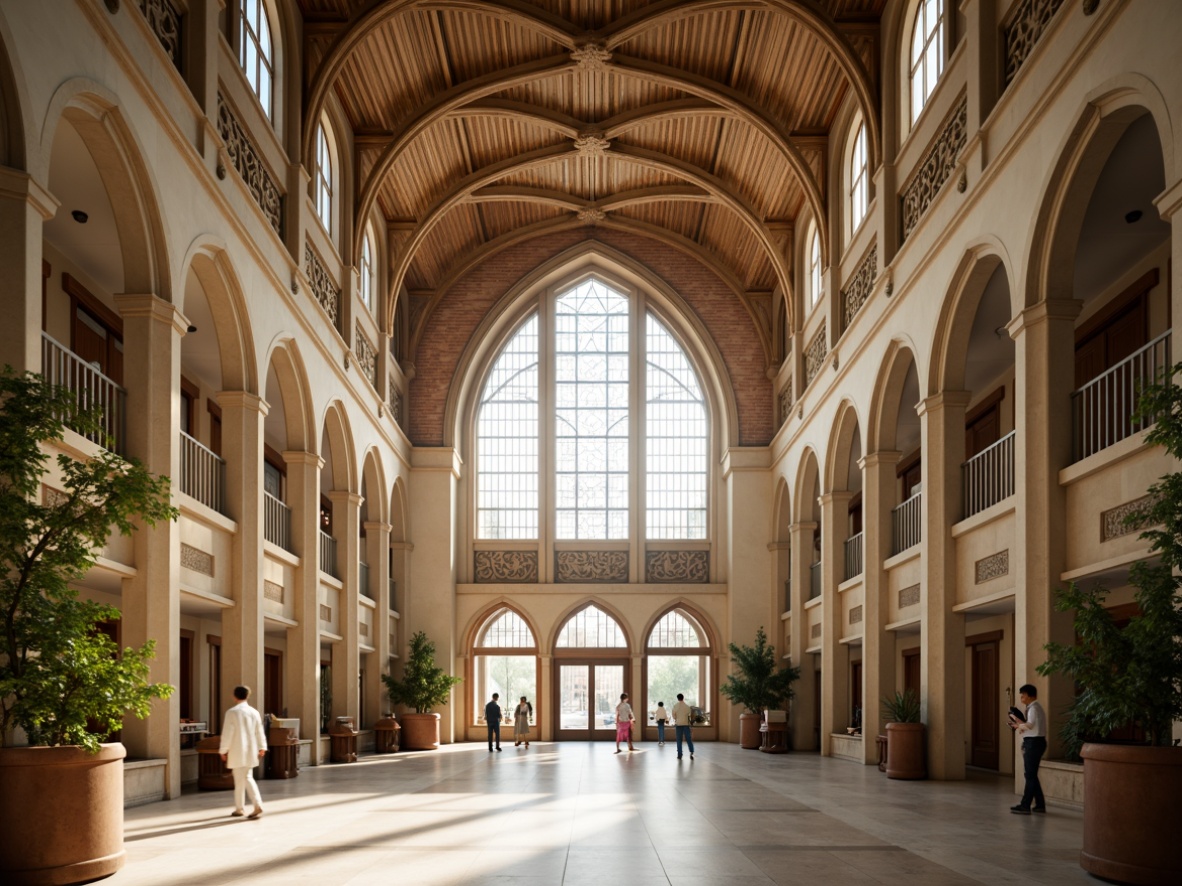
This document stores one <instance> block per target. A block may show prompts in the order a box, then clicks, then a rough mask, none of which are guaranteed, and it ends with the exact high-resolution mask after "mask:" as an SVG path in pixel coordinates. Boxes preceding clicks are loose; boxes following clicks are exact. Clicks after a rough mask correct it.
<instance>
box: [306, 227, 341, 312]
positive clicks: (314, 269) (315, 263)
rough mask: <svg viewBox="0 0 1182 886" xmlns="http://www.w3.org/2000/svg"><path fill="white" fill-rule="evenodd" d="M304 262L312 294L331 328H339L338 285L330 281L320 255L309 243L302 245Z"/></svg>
mask: <svg viewBox="0 0 1182 886" xmlns="http://www.w3.org/2000/svg"><path fill="white" fill-rule="evenodd" d="M304 263H305V264H306V265H307V266H308V282H309V283H310V284H311V285H312V295H314V296H315V297H316V301H318V302H319V303H320V307H322V308H324V313H326V314H327V315H328V319H329V320H330V321H332V326H333V329H340V328H341V327H340V319H339V318H340V316H341V290H340V287H338V286H337V285H336V284H335V283H333V282H332V278H331V277H330V276H328V271H326V270H325V269H324V264H323V262H321V261H320V256H318V255H317V254H316V250H315V249H313V248H312V246H311V244H305V245H304Z"/></svg>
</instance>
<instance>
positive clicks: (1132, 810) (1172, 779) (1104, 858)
mask: <svg viewBox="0 0 1182 886" xmlns="http://www.w3.org/2000/svg"><path fill="white" fill-rule="evenodd" d="M1081 756H1082V757H1083V760H1084V833H1083V852H1081V853H1080V856H1079V864H1080V867H1082V868H1083V869H1084V870H1085V871H1087V872H1088V873H1089V874H1094V875H1095V876H1097V877H1103V878H1104V879H1106V880H1115V881H1116V882H1118V883H1137V884H1144V886H1152V884H1157V883H1163V884H1174V883H1182V851H1179V848H1178V835H1179V834H1182V805H1179V802H1178V798H1179V797H1180V796H1182V748H1171V747H1159V748H1153V747H1144V746H1131V745H1110V744H1085V745H1084V746H1083V751H1082V753H1081Z"/></svg>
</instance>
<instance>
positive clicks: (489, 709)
mask: <svg viewBox="0 0 1182 886" xmlns="http://www.w3.org/2000/svg"><path fill="white" fill-rule="evenodd" d="M500 697H501V695H500V693H499V692H494V693H493V697H492V701H490V702H489V703H488V704H486V705H485V706H484V722H485V725H487V726H488V750H489V753H492V749H493V739H494V738H495V739H496V741H497V750H498V751H499V750H500V749H501V706H500V705H499V704H497V699H499V698H500Z"/></svg>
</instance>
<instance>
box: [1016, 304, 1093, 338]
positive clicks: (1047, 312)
mask: <svg viewBox="0 0 1182 886" xmlns="http://www.w3.org/2000/svg"><path fill="white" fill-rule="evenodd" d="M1081 310H1083V302H1081V301H1080V300H1079V299H1076V298H1051V299H1044V300H1043V301H1040V302H1039V303H1038V304H1036V305H1031V306H1030V307H1028V308H1026V309H1025V310H1023V311H1019V312H1018V316H1016V317H1015V318H1014V319H1013V320H1011V321H1010V322H1009V323H1007V324H1006V331H1007V332H1009V334H1010V338H1012V339H1014V340H1017V338H1018V336H1019V335H1021V334H1022V333H1023V332H1024V331H1025V330H1026V328H1027V327H1028V326H1037V325H1038V324H1039V323H1045V322H1047V321H1048V320H1069V321H1074V320H1075V318H1076V317H1078V316H1079V312H1080V311H1081Z"/></svg>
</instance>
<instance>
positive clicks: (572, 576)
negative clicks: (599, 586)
mask: <svg viewBox="0 0 1182 886" xmlns="http://www.w3.org/2000/svg"><path fill="white" fill-rule="evenodd" d="M554 561H555V564H554V565H555V567H556V568H555V570H554V580H555V581H558V582H564V583H568V582H569V583H571V584H575V583H580V582H603V583H608V582H612V583H618V582H626V581H628V552H627V551H559V552H558V553H557V554H556V555H555V557H554Z"/></svg>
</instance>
